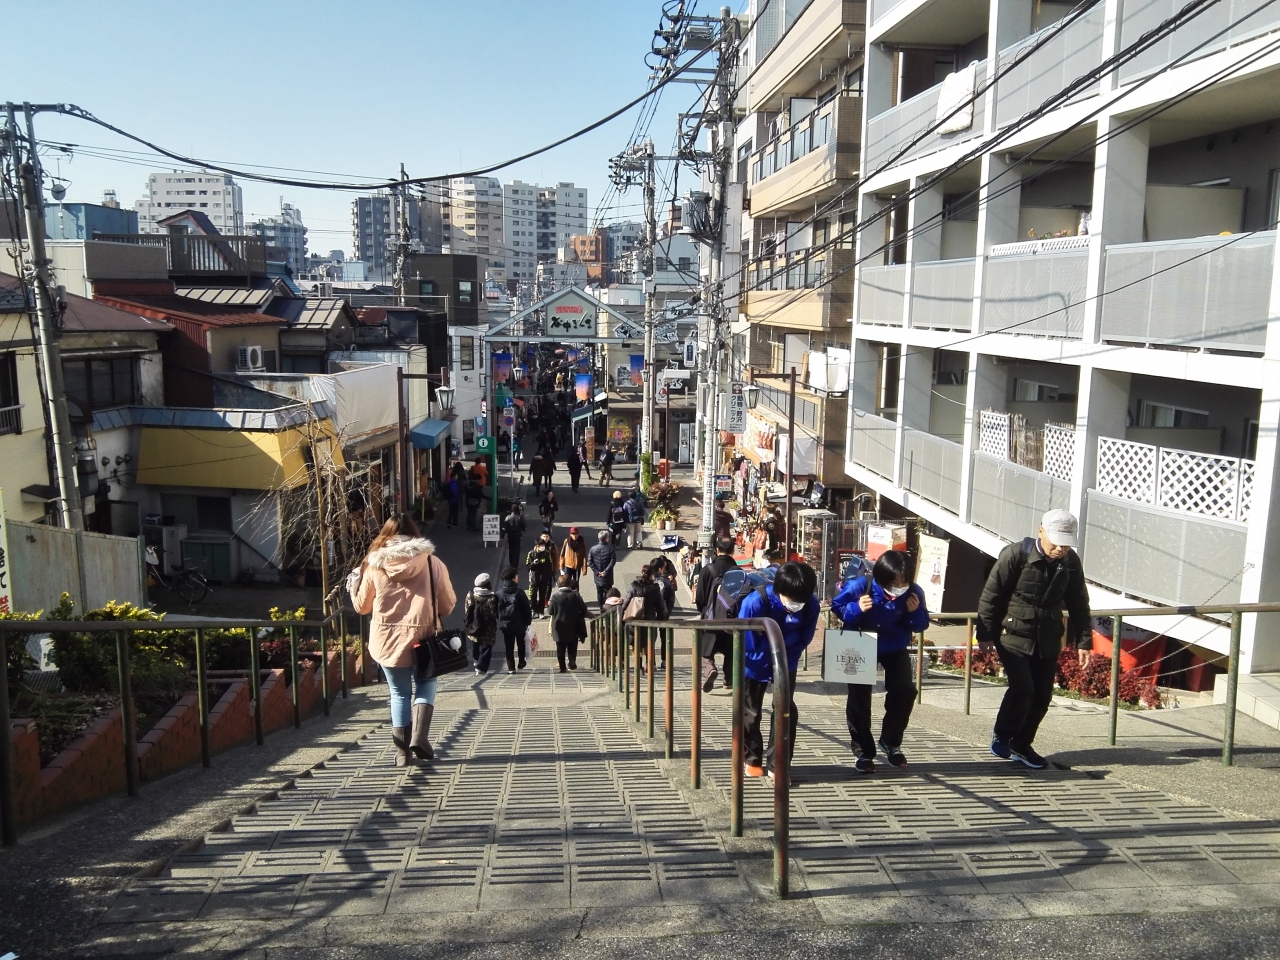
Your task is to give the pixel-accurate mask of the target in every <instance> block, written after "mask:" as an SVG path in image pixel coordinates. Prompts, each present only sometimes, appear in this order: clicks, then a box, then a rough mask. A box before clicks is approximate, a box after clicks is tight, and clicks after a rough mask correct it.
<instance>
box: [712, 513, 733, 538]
mask: <svg viewBox="0 0 1280 960" xmlns="http://www.w3.org/2000/svg"><path fill="white" fill-rule="evenodd" d="M711 527H712V529H713V530H715V534H716V536H717V537H729V536H732V535H733V515H732V514H730V513H729V511H728V510H725V509H717V510H716V511H715V512H714V513H713V514H711Z"/></svg>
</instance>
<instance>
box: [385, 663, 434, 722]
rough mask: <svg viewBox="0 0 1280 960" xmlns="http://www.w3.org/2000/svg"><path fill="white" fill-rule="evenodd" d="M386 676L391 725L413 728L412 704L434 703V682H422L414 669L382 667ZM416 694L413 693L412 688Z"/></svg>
mask: <svg viewBox="0 0 1280 960" xmlns="http://www.w3.org/2000/svg"><path fill="white" fill-rule="evenodd" d="M382 672H383V673H385V674H386V675H387V689H388V690H390V691H391V725H392V726H393V727H412V726H413V704H415V703H435V702H436V680H437V679H438V678H437V677H432V678H431V679H430V680H423V679H422V678H421V677H420V676H418V668H417V667H416V666H415V667H385V666H384V667H383V668H382ZM415 686H416V687H417V693H416V695H415V693H414V687H415Z"/></svg>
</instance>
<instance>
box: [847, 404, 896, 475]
mask: <svg viewBox="0 0 1280 960" xmlns="http://www.w3.org/2000/svg"><path fill="white" fill-rule="evenodd" d="M852 433H853V449H852V450H851V451H850V455H851V459H852V460H853V462H854V463H856V464H858V465H859V466H862V467H866V468H867V469H868V470H870V471H871V472H872V473H877V474H879V475H880V476H882V477H884V478H885V479H887V480H892V479H893V472H894V471H893V468H894V465H895V459H896V457H897V450H898V425H897V424H896V423H895V422H894V421H892V420H889V419H886V418H885V417H878V416H876V415H875V414H874V413H867V412H866V411H865V410H859V409H857V408H856V407H855V408H854V410H853V431H852Z"/></svg>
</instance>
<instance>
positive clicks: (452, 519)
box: [447, 500, 458, 527]
mask: <svg viewBox="0 0 1280 960" xmlns="http://www.w3.org/2000/svg"><path fill="white" fill-rule="evenodd" d="M447 523H448V525H449V526H451V527H456V526H457V525H458V501H457V500H453V501H450V503H449V519H448V521H447Z"/></svg>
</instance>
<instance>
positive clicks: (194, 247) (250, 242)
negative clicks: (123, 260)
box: [94, 233, 267, 276]
mask: <svg viewBox="0 0 1280 960" xmlns="http://www.w3.org/2000/svg"><path fill="white" fill-rule="evenodd" d="M94 239H95V240H100V241H104V242H106V243H122V244H129V245H132V246H141V247H164V249H165V250H166V251H167V256H168V268H169V272H170V273H172V274H179V275H183V276H224V275H228V274H233V275H236V276H263V275H265V274H266V272H267V245H266V241H264V240H262V239H261V238H260V237H206V236H203V235H201V234H190V233H183V234H172V233H171V234H165V233H142V234H138V233H98V234H94Z"/></svg>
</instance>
